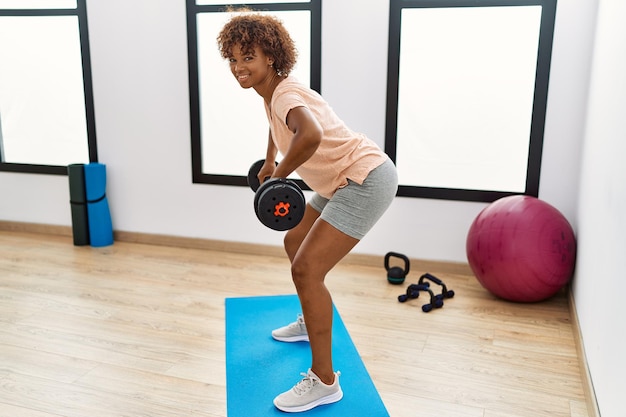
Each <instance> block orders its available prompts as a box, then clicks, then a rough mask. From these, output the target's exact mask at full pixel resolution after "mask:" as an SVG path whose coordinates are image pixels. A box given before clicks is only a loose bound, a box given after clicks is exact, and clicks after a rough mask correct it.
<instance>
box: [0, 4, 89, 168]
mask: <svg viewBox="0 0 626 417" xmlns="http://www.w3.org/2000/svg"><path fill="white" fill-rule="evenodd" d="M0 56H2V65H0V171H16V172H39V173H47V174H60V175H65V174H67V165H69V164H72V163H88V162H96V161H97V152H96V143H95V123H94V114H93V94H92V87H91V74H90V62H89V47H88V33H87V16H86V10H85V0H0Z"/></svg>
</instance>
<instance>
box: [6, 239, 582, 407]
mask: <svg viewBox="0 0 626 417" xmlns="http://www.w3.org/2000/svg"><path fill="white" fill-rule="evenodd" d="M382 264H383V261H382V255H381V262H380V266H362V265H361V266H358V265H349V264H347V263H343V264H340V265H339V266H338V267H337V268H336V269H335V270H334V271H332V272H331V274H330V275H329V276H328V279H327V284H328V286H329V288H330V289H331V292H332V293H333V296H334V302H335V305H336V306H337V309H338V311H339V313H340V314H341V316H342V318H343V321H344V323H345V325H346V327H347V328H348V331H349V332H350V334H351V336H352V338H353V340H354V342H355V345H356V347H357V349H358V350H359V352H360V354H361V356H362V358H363V361H364V363H365V365H366V367H367V369H368V371H369V372H370V375H371V377H372V379H373V381H374V384H375V385H376V387H377V388H378V390H379V393H380V395H381V397H382V399H383V402H384V403H385V405H386V407H387V409H388V411H389V414H390V416H391V417H422V416H424V417H432V416H438V417H451V416H459V417H461V416H462V417H543V416H545V417H561V416H562V417H587V416H588V415H589V414H588V412H587V410H586V403H585V398H584V394H583V387H582V382H581V372H580V369H579V362H578V358H577V353H576V344H575V340H574V336H573V330H572V323H571V322H570V314H569V312H568V303H567V297H566V296H565V294H559V295H558V296H557V297H555V298H553V299H551V300H550V301H548V302H543V303H539V304H532V305H525V304H512V303H507V302H503V301H499V300H496V299H494V298H493V297H492V296H491V295H489V294H488V293H487V292H486V291H485V290H483V289H482V288H481V287H480V286H479V284H478V283H477V282H476V280H475V279H474V278H473V277H472V276H471V275H468V274H451V273H446V272H445V271H437V270H430V271H420V270H419V267H415V268H414V267H413V266H412V268H411V269H412V270H411V272H410V274H409V277H408V280H407V282H406V283H405V285H403V286H393V285H390V284H388V283H387V281H386V272H385V270H384V268H383V265H382ZM424 272H430V273H432V274H435V275H437V276H438V277H439V278H441V279H443V280H444V281H445V283H446V284H447V286H448V287H449V288H450V289H453V290H454V291H455V293H456V296H455V297H454V298H453V299H450V300H447V301H446V303H445V306H444V307H443V308H442V309H439V310H434V311H432V312H430V313H423V312H422V310H421V305H422V304H423V303H424V302H425V299H424V298H423V296H421V297H420V298H419V299H417V300H412V301H410V302H407V303H399V302H398V301H397V296H398V295H399V294H400V293H402V292H404V290H405V288H406V286H407V285H408V284H409V283H411V282H416V281H417V279H418V278H419V276H420V275H421V274H422V273H424ZM293 292H294V290H293V287H292V284H291V281H290V278H289V265H288V263H287V261H286V258H283V257H279V258H275V257H269V256H258V255H257V256H253V255H242V254H235V253H221V252H215V251H210V250H200V249H183V248H173V247H165V246H151V245H143V244H137V243H124V242H116V243H115V244H114V245H113V246H109V247H106V248H91V247H89V246H86V247H75V246H73V244H72V240H71V237H63V236H52V235H38V234H26V233H17V232H7V231H0V416H2V417H14V416H20V417H44V416H45V417H50V416H76V417H100V416H102V417H105V416H106V417H109V416H129V417H137V416H150V417H157V416H167V417H174V416H216V417H224V416H225V415H226V388H225V381H226V373H225V363H224V357H225V354H224V348H225V346H224V334H225V328H224V298H225V297H233V296H254V295H274V294H292V293H293ZM292 319H293V317H285V322H288V321H291V320H292ZM251 354H254V349H253V348H252V349H251ZM336 366H337V368H338V369H339V370H341V364H340V363H338V364H336ZM301 371H305V370H303V369H294V373H295V375H296V376H297V375H298V373H299V372H301ZM343 372H344V373H345V372H346V370H344V371H343ZM271 377H272V375H271V370H268V374H267V375H258V379H259V383H260V384H262V383H263V378H271ZM250 415H251V417H253V416H254V413H251V414H250ZM342 417H368V416H342Z"/></svg>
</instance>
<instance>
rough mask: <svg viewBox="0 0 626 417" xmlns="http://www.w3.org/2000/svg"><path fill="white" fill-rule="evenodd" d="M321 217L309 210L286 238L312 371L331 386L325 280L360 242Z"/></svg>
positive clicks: (329, 300) (328, 303) (329, 319)
mask: <svg viewBox="0 0 626 417" xmlns="http://www.w3.org/2000/svg"><path fill="white" fill-rule="evenodd" d="M318 217H319V213H317V212H315V210H313V209H311V208H310V207H307V210H306V211H305V216H304V218H303V220H302V222H301V223H300V224H299V225H298V226H297V227H296V228H294V229H292V230H290V232H289V233H288V235H287V236H285V250H286V251H287V254H288V256H289V259H290V260H291V275H292V278H293V281H294V284H295V286H296V291H297V292H298V297H299V299H300V304H301V306H302V313H303V315H304V320H305V322H306V326H307V332H308V334H309V341H310V344H311V356H312V365H311V370H312V371H313V372H314V373H315V374H316V375H317V376H318V377H319V378H320V379H321V380H322V382H324V383H326V384H332V383H333V382H334V379H335V375H334V368H333V362H332V338H331V337H332V320H333V307H332V298H331V296H330V293H329V292H328V289H327V288H326V285H325V284H324V279H325V278H326V274H327V273H328V272H329V271H330V270H331V269H332V268H333V267H334V266H335V265H336V264H337V263H338V262H339V261H340V260H341V259H342V258H343V257H344V256H345V255H347V254H348V253H349V252H350V250H352V248H354V246H355V245H356V244H357V243H358V242H359V241H358V239H355V238H353V237H350V236H348V235H346V234H345V233H343V232H341V231H339V230H337V229H335V228H334V227H333V226H331V225H330V224H328V223H327V222H325V221H324V220H321V219H318Z"/></svg>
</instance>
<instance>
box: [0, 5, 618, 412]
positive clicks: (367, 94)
mask: <svg viewBox="0 0 626 417" xmlns="http://www.w3.org/2000/svg"><path fill="white" fill-rule="evenodd" d="M598 4H600V5H601V7H600V13H599V20H598V22H599V36H598V43H597V45H596V51H595V55H593V62H594V75H593V83H592V88H591V90H590V89H589V77H590V68H591V62H592V47H593V41H594V33H595V21H596V20H595V18H596V9H597V6H598ZM87 6H88V15H89V26H90V27H89V29H90V41H91V42H90V43H91V54H92V65H93V68H92V71H93V80H94V95H95V107H96V126H97V135H98V152H99V157H100V162H102V163H105V164H107V174H108V189H107V191H108V196H109V203H110V207H111V214H112V217H113V223H114V228H115V229H116V230H123V231H130V232H142V233H157V234H166V235H174V236H186V237H198V238H207V239H217V240H229V241H241V242H249V243H261V244H271V245H280V244H281V240H282V239H281V238H282V234H281V233H276V232H272V231H270V230H269V229H266V228H264V227H263V226H261V225H260V224H259V223H258V221H257V220H256V218H255V216H254V215H253V214H252V193H251V191H250V190H248V189H246V188H243V187H227V186H211V185H203V184H192V183H191V160H190V157H191V149H190V138H189V129H190V127H189V126H190V123H189V99H188V79H187V43H186V36H187V33H186V23H185V2H184V1H182V0H178V1H174V0H134V1H132V2H129V1H124V0H108V1H96V0H88V1H87ZM625 15H626V10H625V9H624V4H623V2H622V1H621V0H567V1H559V2H558V6H557V21H556V28H555V38H554V49H553V59H552V70H551V77H550V91H549V96H548V109H547V116H546V117H547V118H546V129H545V139H544V154H543V156H544V157H543V166H542V176H541V183H540V197H541V198H542V199H544V200H546V201H548V202H549V203H551V204H553V205H554V206H555V207H557V208H558V209H559V210H561V211H562V212H563V214H565V216H566V217H567V218H568V219H569V220H570V222H571V223H572V225H573V227H574V229H575V230H576V231H577V232H578V243H579V248H578V254H579V255H578V265H577V273H576V277H575V299H576V302H577V306H578V315H579V317H580V320H581V327H582V332H583V336H584V340H585V347H586V349H587V353H588V359H589V363H590V366H591V371H592V377H593V381H594V384H595V388H596V392H597V397H598V400H599V402H600V406H601V409H602V412H603V415H604V416H605V417H614V416H624V415H625V414H624V411H623V409H624V407H622V406H621V403H620V402H619V400H620V398H619V394H620V393H619V392H618V390H620V389H622V387H623V384H622V383H620V382H618V378H619V377H620V376H621V375H624V374H626V369H625V367H624V360H623V359H621V358H623V355H620V353H621V352H623V351H625V350H626V349H625V346H624V345H625V342H624V340H626V337H625V336H626V335H625V334H624V328H625V326H624V325H623V323H621V322H620V318H622V317H624V315H625V314H626V311H625V308H624V307H623V306H624V303H620V300H618V299H617V297H618V296H619V295H620V294H621V293H623V292H624V291H623V290H624V286H625V284H624V280H621V281H619V280H618V278H617V277H619V276H620V275H619V273H620V272H622V271H624V270H626V268H625V267H626V265H625V264H624V259H626V258H625V257H624V253H626V247H625V246H626V245H625V244H624V240H623V236H625V235H626V226H625V223H624V217H623V213H625V212H626V210H625V207H624V206H625V204H624V202H625V199H626V196H625V190H624V188H625V187H624V180H625V178H626V172H624V164H623V160H624V155H626V152H625V151H626V149H624V141H623V138H624V137H625V136H626V127H625V126H624V120H626V119H625V118H624V114H626V111H625V110H626V108H625V107H626V105H625V104H626V103H625V97H626V91H624V90H625V87H624V76H623V74H625V73H626V68H625V67H626V65H625V56H624V51H625V50H626V45H624V39H626V29H624V26H623V25H621V24H620V20H623V18H624V16H625ZM337 16H341V18H337ZM347 17H350V18H351V24H350V25H348V24H347V23H346V18H347ZM352 19H353V20H352ZM387 25H388V2H387V1H386V0H372V1H368V2H363V1H360V0H343V1H326V2H324V4H323V23H322V27H323V45H322V93H323V94H324V96H325V97H326V98H327V99H328V100H329V102H330V103H331V104H332V105H333V107H334V108H335V110H336V111H337V112H338V114H339V115H340V116H341V117H342V118H343V119H344V120H346V121H347V122H348V124H349V125H351V126H352V127H353V128H354V129H356V130H360V131H363V132H365V133H367V134H368V135H370V136H371V137H372V138H373V139H375V140H376V141H377V142H378V143H379V144H381V145H382V144H383V140H384V130H385V101H386V82H387V80H386V69H387ZM348 27H350V29H349V30H348V29H347V28H348ZM251 94H254V93H253V92H251ZM588 97H589V112H588V118H587V104H588ZM233 111H236V109H233ZM586 121H588V122H586ZM224 140H228V138H224ZM583 141H584V158H583V159H584V163H583V165H582V169H581V157H582V156H583V151H582V150H583ZM230 157H233V156H232V155H224V158H230ZM235 157H236V156H235ZM243 174H244V173H242V175H243ZM579 187H580V194H579ZM0 196H2V197H1V198H0V220H9V221H18V222H31V223H43V224H54V225H67V226H69V225H71V217H70V207H69V186H68V183H67V177H64V176H48V175H34V174H18V173H2V172H0ZM483 207H485V204H480V203H466V202H451V201H437V200H427V199H414V198H406V197H401V198H397V199H396V201H395V202H394V203H393V205H392V206H391V208H390V209H389V211H388V212H387V214H386V215H385V217H384V218H383V219H382V220H381V221H380V222H379V224H378V225H377V226H376V227H375V228H374V230H372V232H371V233H370V235H368V236H367V237H366V238H365V239H364V240H363V241H362V242H361V243H360V244H359V245H358V246H357V248H356V250H355V251H356V252H358V253H368V254H376V255H380V256H381V258H382V256H383V255H384V254H385V253H386V252H388V251H390V250H394V251H399V252H402V253H405V254H407V255H408V256H409V257H411V258H415V259H429V260H445V261H457V262H465V261H466V258H465V238H466V233H467V230H468V228H469V225H470V224H471V222H472V221H473V219H474V218H475V216H476V215H477V214H478V212H479V211H480V210H481V209H482V208H483ZM579 207H580V209H579ZM381 264H382V261H381ZM381 267H382V265H381ZM620 290H621V291H620ZM616 366H618V367H619V369H616Z"/></svg>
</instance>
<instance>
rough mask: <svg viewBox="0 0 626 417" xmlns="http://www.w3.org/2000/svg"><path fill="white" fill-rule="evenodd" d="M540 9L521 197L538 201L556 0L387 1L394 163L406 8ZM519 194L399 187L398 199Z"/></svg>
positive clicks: (389, 136)
mask: <svg viewBox="0 0 626 417" xmlns="http://www.w3.org/2000/svg"><path fill="white" fill-rule="evenodd" d="M535 5H538V6H541V7H542V13H541V22H540V29H539V30H540V32H539V45H538V51H537V66H536V74H535V87H534V100H533V107H532V118H531V126H530V140H529V154H528V160H527V166H526V185H525V190H524V193H523V194H525V195H530V196H534V197H537V196H538V194H539V180H540V172H541V158H542V151H543V134H544V127H545V114H546V106H547V93H548V81H549V75H550V64H551V55H552V42H553V35H554V24H555V14H556V0H475V1H468V0H390V13H389V50H388V51H389V52H388V54H389V58H388V60H389V62H388V77H387V116H386V127H385V152H386V153H387V154H388V155H389V156H390V158H391V159H392V160H393V161H394V162H395V161H396V155H397V153H396V152H397V128H398V126H397V122H398V96H399V94H398V88H399V74H400V42H401V24H402V22H401V14H402V10H403V9H407V8H452V7H497V6H535ZM516 194H520V193H518V192H508V191H489V190H473V189H458V188H437V187H425V186H414V185H403V184H400V185H399V187H398V196H405V197H418V198H432V199H443V200H457V201H476V202H493V201H495V200H497V199H499V198H502V197H505V196H509V195H516Z"/></svg>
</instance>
